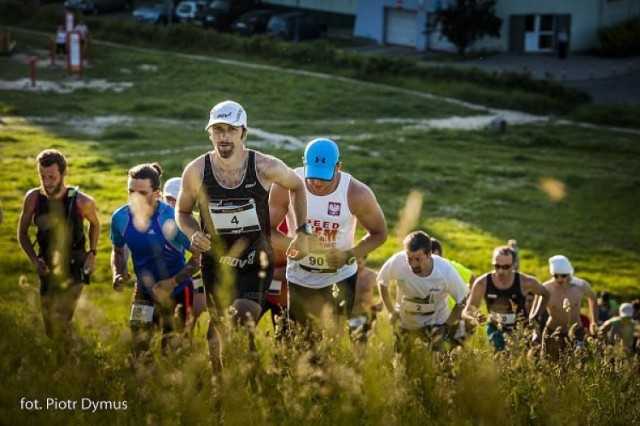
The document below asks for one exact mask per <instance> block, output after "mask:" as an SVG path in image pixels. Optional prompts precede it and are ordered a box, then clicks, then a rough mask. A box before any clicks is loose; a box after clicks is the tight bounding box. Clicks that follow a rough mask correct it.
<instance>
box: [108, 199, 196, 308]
mask: <svg viewBox="0 0 640 426" xmlns="http://www.w3.org/2000/svg"><path fill="white" fill-rule="evenodd" d="M110 237H111V242H112V243H113V245H114V246H116V247H120V248H122V247H124V246H125V245H126V246H127V247H129V251H131V258H132V260H133V270H134V272H135V274H136V280H137V284H138V287H139V288H140V289H141V290H142V292H143V293H145V294H146V295H148V296H152V291H151V288H150V284H153V283H156V282H158V281H162V280H165V279H167V278H171V277H173V276H174V275H176V274H177V273H178V272H180V270H181V269H182V268H184V266H185V264H186V261H185V250H186V249H189V248H190V246H191V244H190V242H189V239H188V238H187V236H186V235H184V234H183V233H182V232H181V231H180V229H179V228H178V225H177V224H176V220H175V210H174V208H173V207H171V206H170V205H168V204H166V203H164V202H162V201H158V207H157V208H156V211H155V212H154V214H153V216H152V217H151V220H150V224H149V227H148V228H147V229H146V230H144V231H143V232H140V231H139V230H138V229H136V227H135V226H133V216H132V214H131V208H130V207H129V205H128V204H127V205H124V206H122V207H120V208H119V209H118V210H116V211H115V213H113V216H112V217H111V235H110ZM148 276H151V277H152V279H153V281H152V282H151V280H146V279H145V277H148ZM190 282H191V279H190V278H189V279H187V280H186V281H184V282H181V283H180V284H179V285H178V286H177V287H176V288H175V289H174V290H173V295H174V296H176V295H178V294H180V292H182V290H184V288H185V287H186V286H187V285H188V284H189V283H190ZM145 283H148V284H146V285H145Z"/></svg>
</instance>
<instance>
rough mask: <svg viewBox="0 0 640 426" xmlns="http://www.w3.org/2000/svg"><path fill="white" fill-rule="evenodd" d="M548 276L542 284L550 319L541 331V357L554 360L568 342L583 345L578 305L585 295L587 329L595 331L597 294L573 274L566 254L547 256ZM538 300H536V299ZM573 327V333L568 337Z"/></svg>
mask: <svg viewBox="0 0 640 426" xmlns="http://www.w3.org/2000/svg"><path fill="white" fill-rule="evenodd" d="M549 272H550V273H551V279H550V280H548V281H547V282H545V283H544V284H543V286H544V287H545V288H546V289H547V290H548V291H549V296H550V298H549V303H548V304H547V312H548V313H549V319H548V320H547V323H546V325H545V327H544V331H543V332H542V352H541V354H542V356H548V357H550V358H552V359H557V358H558V357H559V356H560V352H562V351H564V350H565V349H566V348H567V347H569V346H570V345H571V340H573V341H574V343H575V345H576V346H578V347H582V344H583V340H584V337H585V330H584V327H583V325H582V323H581V321H580V306H581V305H582V300H583V298H584V297H585V296H586V297H587V298H588V300H589V316H590V320H591V323H590V324H589V331H590V332H591V334H593V335H596V334H597V332H598V324H597V320H598V312H597V304H598V301H597V296H596V294H595V293H594V291H593V289H592V288H591V285H589V283H588V282H587V281H585V280H583V279H581V278H578V277H576V276H574V275H573V273H574V271H573V266H572V265H571V262H570V261H569V259H567V258H566V257H565V256H562V255H557V256H552V257H550V258H549ZM536 303H537V301H536ZM571 330H572V334H574V335H573V336H571V337H570V336H569V334H570V333H569V332H570V331H571Z"/></svg>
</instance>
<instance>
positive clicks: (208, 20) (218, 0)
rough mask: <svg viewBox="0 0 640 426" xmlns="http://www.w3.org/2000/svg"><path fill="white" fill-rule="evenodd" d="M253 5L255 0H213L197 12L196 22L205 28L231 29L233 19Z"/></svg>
mask: <svg viewBox="0 0 640 426" xmlns="http://www.w3.org/2000/svg"><path fill="white" fill-rule="evenodd" d="M252 6H253V0H233V1H231V0H213V1H212V2H211V3H210V4H209V5H208V6H207V7H205V8H204V9H202V10H200V11H199V12H197V13H196V17H195V19H194V22H195V23H196V24H198V25H200V26H201V27H203V28H213V29H216V30H218V31H230V30H231V24H232V23H233V21H235V20H236V19H238V17H239V16H240V15H241V14H243V13H244V12H246V11H248V10H249V9H251V7H252Z"/></svg>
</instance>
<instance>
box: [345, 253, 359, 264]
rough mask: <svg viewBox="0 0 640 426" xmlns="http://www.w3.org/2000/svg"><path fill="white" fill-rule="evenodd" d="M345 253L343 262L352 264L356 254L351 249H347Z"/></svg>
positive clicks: (354, 261)
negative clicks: (345, 258)
mask: <svg viewBox="0 0 640 426" xmlns="http://www.w3.org/2000/svg"><path fill="white" fill-rule="evenodd" d="M345 253H347V260H346V261H345V262H344V264H345V265H353V264H354V263H356V254H355V253H354V252H353V250H347V251H346V252H345Z"/></svg>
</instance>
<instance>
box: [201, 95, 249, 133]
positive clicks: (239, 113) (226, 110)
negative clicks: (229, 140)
mask: <svg viewBox="0 0 640 426" xmlns="http://www.w3.org/2000/svg"><path fill="white" fill-rule="evenodd" d="M218 123H224V124H228V125H230V126H234V127H247V113H246V112H245V110H244V108H242V105H240V104H239V103H237V102H234V101H223V102H220V103H219V104H217V105H215V106H214V107H213V108H211V112H210V113H209V122H208V123H207V127H205V128H204V131H205V132H206V131H207V130H209V127H211V126H213V125H214V124H218Z"/></svg>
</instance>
